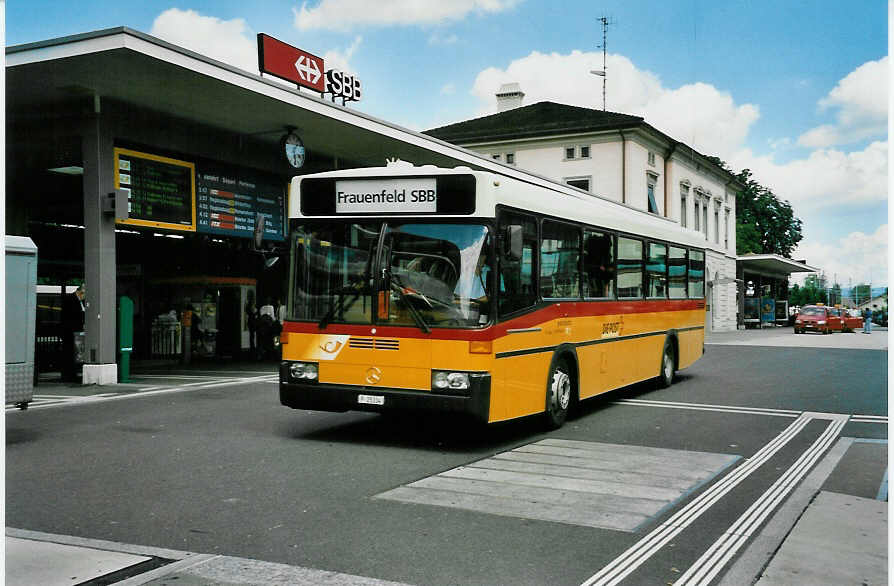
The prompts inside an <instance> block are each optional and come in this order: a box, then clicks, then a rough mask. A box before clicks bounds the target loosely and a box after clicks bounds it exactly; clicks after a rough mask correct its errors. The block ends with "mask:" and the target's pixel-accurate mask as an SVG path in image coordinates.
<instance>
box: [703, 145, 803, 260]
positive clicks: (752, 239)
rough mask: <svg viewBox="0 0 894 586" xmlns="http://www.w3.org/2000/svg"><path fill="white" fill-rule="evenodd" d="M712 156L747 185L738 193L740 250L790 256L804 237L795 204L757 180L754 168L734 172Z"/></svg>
mask: <svg viewBox="0 0 894 586" xmlns="http://www.w3.org/2000/svg"><path fill="white" fill-rule="evenodd" d="M709 158H710V159H711V160H712V161H714V163H716V164H717V165H718V166H719V167H721V168H722V169H724V170H725V171H727V172H729V173H730V174H731V175H733V176H734V177H735V178H736V179H737V180H738V181H739V182H740V183H741V184H742V185H744V186H745V188H744V189H743V190H742V191H740V192H739V193H737V194H736V253H737V254H747V253H749V252H753V253H755V254H778V255H780V256H784V257H786V258H790V257H791V254H792V252H793V251H794V250H795V247H797V246H798V243H799V242H800V241H801V240H802V239H803V238H804V236H803V235H802V234H801V226H802V222H801V219H800V218H796V217H795V214H794V212H793V211H792V206H791V204H790V203H789V202H788V201H784V200H780V199H779V198H778V197H776V195H775V194H774V193H773V191H772V190H771V189H770V188H768V187H764V186H763V185H761V184H760V183H758V182H757V181H755V180H754V179H753V178H752V174H751V170H750V169H743V170H742V171H740V172H739V173H733V172H732V170H731V169H730V168H729V167H728V166H727V165H726V163H725V162H723V161H722V160H720V159H718V158H717V157H709Z"/></svg>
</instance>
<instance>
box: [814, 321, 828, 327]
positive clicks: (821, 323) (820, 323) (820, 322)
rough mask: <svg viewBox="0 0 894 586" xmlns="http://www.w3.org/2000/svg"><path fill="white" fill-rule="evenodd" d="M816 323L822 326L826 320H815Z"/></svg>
mask: <svg viewBox="0 0 894 586" xmlns="http://www.w3.org/2000/svg"><path fill="white" fill-rule="evenodd" d="M816 323H818V324H819V325H821V326H824V325H826V320H820V321H818V322H816Z"/></svg>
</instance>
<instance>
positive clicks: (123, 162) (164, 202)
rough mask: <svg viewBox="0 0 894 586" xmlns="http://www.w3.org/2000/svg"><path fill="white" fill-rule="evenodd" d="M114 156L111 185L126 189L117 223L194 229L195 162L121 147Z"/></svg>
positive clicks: (115, 151) (170, 228) (172, 228)
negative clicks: (121, 216) (125, 207)
mask: <svg viewBox="0 0 894 586" xmlns="http://www.w3.org/2000/svg"><path fill="white" fill-rule="evenodd" d="M114 156H115V187H116V188H120V189H125V190H128V191H129V194H128V218H127V219H126V220H118V223H121V224H132V225H137V226H147V227H152V228H164V229H168V230H185V231H188V232H195V230H196V214H195V165H193V164H192V163H189V162H187V161H180V160H177V159H171V158H168V157H161V156H158V155H151V154H148V153H141V152H138V151H132V150H129V149H123V148H115V150H114Z"/></svg>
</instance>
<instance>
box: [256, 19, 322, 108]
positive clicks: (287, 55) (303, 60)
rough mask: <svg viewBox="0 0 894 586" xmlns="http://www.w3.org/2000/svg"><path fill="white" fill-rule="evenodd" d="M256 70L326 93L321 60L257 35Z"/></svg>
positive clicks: (275, 40) (287, 45)
mask: <svg viewBox="0 0 894 586" xmlns="http://www.w3.org/2000/svg"><path fill="white" fill-rule="evenodd" d="M258 68H259V69H260V70H261V72H262V73H269V74H270V75H275V76H276V77H279V78H281V79H284V80H286V81H291V82H294V83H297V84H298V85H300V86H303V87H306V88H310V89H313V90H316V91H318V92H320V93H321V94H322V93H323V92H325V91H326V69H325V67H324V66H323V58H322V57H317V56H316V55H313V54H311V53H308V52H306V51H302V50H301V49H299V48H297V47H293V46H292V45H289V44H287V43H283V42H282V41H280V40H277V39H274V38H273V37H271V36H268V35H265V34H264V33H258Z"/></svg>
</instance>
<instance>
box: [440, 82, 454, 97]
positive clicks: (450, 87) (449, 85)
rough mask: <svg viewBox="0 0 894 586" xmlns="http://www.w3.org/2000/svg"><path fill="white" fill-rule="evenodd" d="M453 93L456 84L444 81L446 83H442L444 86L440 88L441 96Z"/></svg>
mask: <svg viewBox="0 0 894 586" xmlns="http://www.w3.org/2000/svg"><path fill="white" fill-rule="evenodd" d="M455 93H456V86H455V85H454V84H452V83H446V84H444V86H443V87H442V88H441V95H442V96H450V95H453V94H455Z"/></svg>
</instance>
